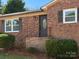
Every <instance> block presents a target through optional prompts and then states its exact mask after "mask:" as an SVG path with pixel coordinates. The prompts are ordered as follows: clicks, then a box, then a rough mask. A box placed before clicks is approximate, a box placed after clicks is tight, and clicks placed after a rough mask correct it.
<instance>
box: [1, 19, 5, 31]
mask: <svg viewBox="0 0 79 59" xmlns="http://www.w3.org/2000/svg"><path fill="white" fill-rule="evenodd" d="M4 22H5V21H4V20H2V24H1V25H2V32H5V24H4Z"/></svg>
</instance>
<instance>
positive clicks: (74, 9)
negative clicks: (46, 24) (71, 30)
mask: <svg viewBox="0 0 79 59" xmlns="http://www.w3.org/2000/svg"><path fill="white" fill-rule="evenodd" d="M67 11H75V21H68V22H67V21H65V13H66V12H67ZM77 15H78V14H77V8H71V9H65V10H63V23H64V24H66V23H77Z"/></svg>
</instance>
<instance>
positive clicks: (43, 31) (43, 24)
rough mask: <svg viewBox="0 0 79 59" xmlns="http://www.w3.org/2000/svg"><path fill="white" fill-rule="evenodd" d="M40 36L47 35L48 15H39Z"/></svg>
mask: <svg viewBox="0 0 79 59" xmlns="http://www.w3.org/2000/svg"><path fill="white" fill-rule="evenodd" d="M39 36H40V37H47V15H43V16H39Z"/></svg>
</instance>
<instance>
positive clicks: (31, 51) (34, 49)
mask: <svg viewBox="0 0 79 59" xmlns="http://www.w3.org/2000/svg"><path fill="white" fill-rule="evenodd" d="M27 51H28V52H29V53H32V54H33V53H37V52H38V51H39V50H38V49H37V48H35V47H29V48H27Z"/></svg>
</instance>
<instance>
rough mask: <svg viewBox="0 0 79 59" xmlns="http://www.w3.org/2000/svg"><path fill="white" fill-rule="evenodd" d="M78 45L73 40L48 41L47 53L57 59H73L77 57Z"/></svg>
mask: <svg viewBox="0 0 79 59" xmlns="http://www.w3.org/2000/svg"><path fill="white" fill-rule="evenodd" d="M77 49H78V48H77V43H76V42H75V41H74V40H71V39H62V40H59V39H58V40H57V39H51V40H47V41H46V53H47V55H48V56H51V57H57V59H68V58H69V59H72V58H74V57H76V55H77Z"/></svg>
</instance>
